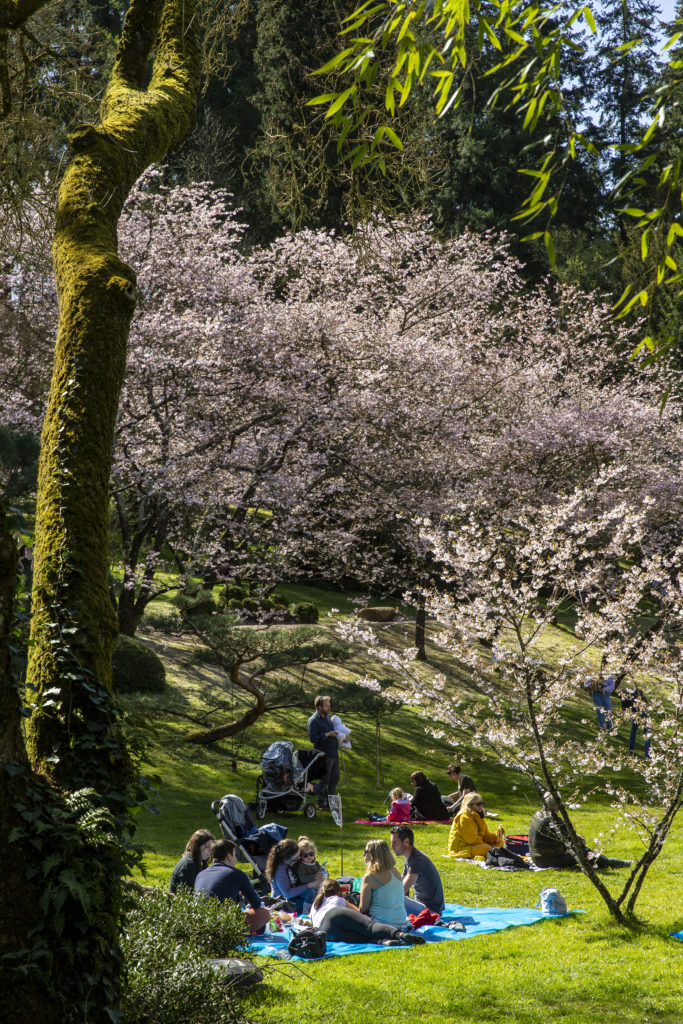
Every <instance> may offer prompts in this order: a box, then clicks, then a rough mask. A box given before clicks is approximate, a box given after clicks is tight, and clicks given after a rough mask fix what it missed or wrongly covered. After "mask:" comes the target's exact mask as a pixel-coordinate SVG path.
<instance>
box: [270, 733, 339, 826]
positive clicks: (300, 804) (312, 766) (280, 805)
mask: <svg viewBox="0 0 683 1024" xmlns="http://www.w3.org/2000/svg"><path fill="white" fill-rule="evenodd" d="M324 772H325V755H324V754H323V753H321V751H319V750H295V749H294V744H293V743H290V742H289V740H276V742H275V743H271V745H270V746H269V747H268V749H267V750H266V751H264V753H263V754H262V756H261V774H260V775H259V777H258V779H257V780H256V817H257V818H265V816H266V814H267V813H268V811H272V812H278V811H303V812H304V814H305V815H306V817H307V818H315V813H316V806H315V804H313V803H311V804H307V803H306V793H307V788H308V784H309V782H312V781H313V780H314V779H321V778H322V777H323V775H324Z"/></svg>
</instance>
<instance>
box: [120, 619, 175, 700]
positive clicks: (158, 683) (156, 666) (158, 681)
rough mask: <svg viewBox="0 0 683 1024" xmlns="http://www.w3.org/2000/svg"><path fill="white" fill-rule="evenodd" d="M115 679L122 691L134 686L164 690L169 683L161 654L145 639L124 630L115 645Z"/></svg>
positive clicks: (137, 688) (148, 691) (132, 688)
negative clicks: (148, 644)
mask: <svg viewBox="0 0 683 1024" xmlns="http://www.w3.org/2000/svg"><path fill="white" fill-rule="evenodd" d="M112 679H113V684H114V689H115V690H117V691H118V692H119V693H129V692H131V691H132V690H141V691H143V692H145V693H161V691H162V690H163V689H164V686H165V685H166V669H165V668H164V663H163V661H162V660H161V658H159V657H158V655H156V654H155V653H154V651H153V650H151V648H149V647H148V646H147V644H146V643H144V641H143V640H138V639H136V637H132V636H124V635H123V633H120V634H119V635H118V637H117V638H116V645H115V647H114V657H113V659H112Z"/></svg>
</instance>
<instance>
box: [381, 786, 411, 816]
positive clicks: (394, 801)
mask: <svg viewBox="0 0 683 1024" xmlns="http://www.w3.org/2000/svg"><path fill="white" fill-rule="evenodd" d="M389 796H390V797H391V807H390V808H389V813H388V814H387V819H386V820H387V821H395V822H401V821H410V807H411V804H410V797H408V796H406V795H405V793H404V792H403V790H402V789H400V788H399V787H398V786H397V787H396V789H392V791H391V792H390V793H389Z"/></svg>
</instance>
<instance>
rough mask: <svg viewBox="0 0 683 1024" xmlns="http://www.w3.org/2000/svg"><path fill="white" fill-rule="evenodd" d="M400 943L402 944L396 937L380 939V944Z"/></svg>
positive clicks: (394, 944) (396, 944)
mask: <svg viewBox="0 0 683 1024" xmlns="http://www.w3.org/2000/svg"><path fill="white" fill-rule="evenodd" d="M400 945H402V943H401V942H399V941H398V939H382V941H381V942H380V946H400Z"/></svg>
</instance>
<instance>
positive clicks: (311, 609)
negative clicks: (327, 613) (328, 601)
mask: <svg viewBox="0 0 683 1024" xmlns="http://www.w3.org/2000/svg"><path fill="white" fill-rule="evenodd" d="M292 615H293V616H294V618H295V619H296V621H297V622H301V623H307V624H311V625H313V624H314V623H316V622H317V621H318V619H319V618H320V613H319V612H318V607H317V605H315V604H313V602H312V601H300V602H299V604H295V605H292Z"/></svg>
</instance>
